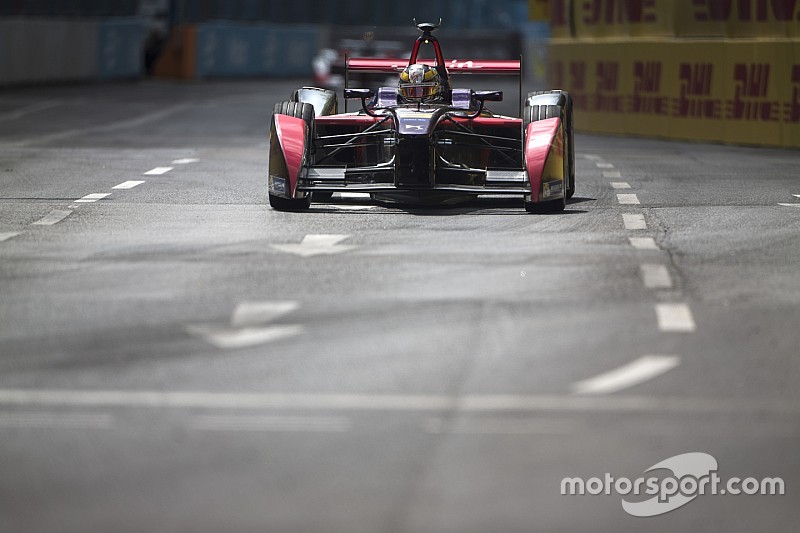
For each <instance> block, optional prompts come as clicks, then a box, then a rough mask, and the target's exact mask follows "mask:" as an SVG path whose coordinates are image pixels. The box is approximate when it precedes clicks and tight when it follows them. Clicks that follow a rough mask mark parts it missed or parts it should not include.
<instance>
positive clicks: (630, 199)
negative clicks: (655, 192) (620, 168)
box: [617, 194, 639, 205]
mask: <svg viewBox="0 0 800 533" xmlns="http://www.w3.org/2000/svg"><path fill="white" fill-rule="evenodd" d="M617 201H618V202H619V203H620V204H621V205H638V204H639V197H638V196H636V195H635V194H618V195H617Z"/></svg>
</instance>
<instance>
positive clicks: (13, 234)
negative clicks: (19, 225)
mask: <svg viewBox="0 0 800 533" xmlns="http://www.w3.org/2000/svg"><path fill="white" fill-rule="evenodd" d="M17 235H22V232H21V231H6V232H3V233H0V242H3V241H7V240H8V239H13V238H14V237H16V236H17Z"/></svg>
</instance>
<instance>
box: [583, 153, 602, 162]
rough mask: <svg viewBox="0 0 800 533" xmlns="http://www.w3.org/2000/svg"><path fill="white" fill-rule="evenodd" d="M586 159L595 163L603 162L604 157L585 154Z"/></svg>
mask: <svg viewBox="0 0 800 533" xmlns="http://www.w3.org/2000/svg"><path fill="white" fill-rule="evenodd" d="M583 158H584V159H591V160H593V161H601V160H602V159H603V156H601V155H597V154H583Z"/></svg>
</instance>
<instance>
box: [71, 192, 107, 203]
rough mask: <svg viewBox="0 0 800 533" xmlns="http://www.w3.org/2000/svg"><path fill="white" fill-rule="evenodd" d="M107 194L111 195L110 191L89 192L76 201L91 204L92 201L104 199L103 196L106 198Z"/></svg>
mask: <svg viewBox="0 0 800 533" xmlns="http://www.w3.org/2000/svg"><path fill="white" fill-rule="evenodd" d="M107 196H111V193H110V192H95V193H92V194H87V195H86V196H84V197H83V198H78V199H77V200H75V203H79V204H91V203H93V202H96V201H98V200H102V199H103V198H106V197H107Z"/></svg>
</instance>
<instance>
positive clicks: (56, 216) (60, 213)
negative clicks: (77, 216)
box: [33, 209, 73, 226]
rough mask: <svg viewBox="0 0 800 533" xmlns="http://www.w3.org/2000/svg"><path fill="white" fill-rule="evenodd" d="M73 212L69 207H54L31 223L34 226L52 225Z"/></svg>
mask: <svg viewBox="0 0 800 533" xmlns="http://www.w3.org/2000/svg"><path fill="white" fill-rule="evenodd" d="M72 213H73V212H72V211H71V210H69V209H54V210H52V211H50V212H49V213H47V214H46V215H45V216H44V217H42V218H40V219H39V220H37V221H36V222H34V223H33V225H34V226H52V225H53V224H57V223H59V222H61V221H62V220H64V219H65V218H67V217H68V216H70V215H71V214H72Z"/></svg>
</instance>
